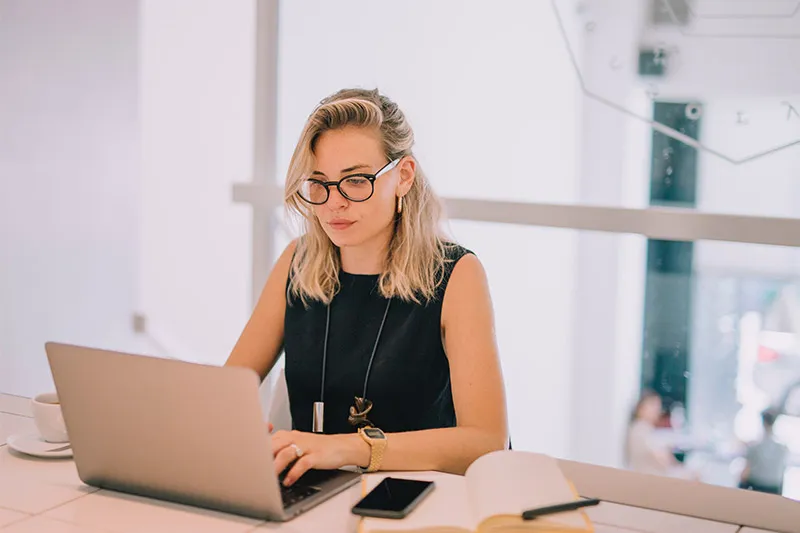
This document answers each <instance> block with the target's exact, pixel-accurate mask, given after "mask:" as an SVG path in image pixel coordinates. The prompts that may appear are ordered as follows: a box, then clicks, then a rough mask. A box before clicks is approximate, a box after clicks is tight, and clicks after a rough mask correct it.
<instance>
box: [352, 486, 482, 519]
mask: <svg viewBox="0 0 800 533" xmlns="http://www.w3.org/2000/svg"><path fill="white" fill-rule="evenodd" d="M384 477H399V478H404V479H420V480H425V481H433V483H434V488H433V491H431V493H430V494H428V496H426V497H425V499H424V500H422V502H421V503H420V504H419V505H418V506H417V508H416V509H414V510H413V511H411V514H409V515H408V516H407V517H405V518H403V519H400V520H395V519H389V518H364V519H362V524H361V527H360V528H359V531H360V532H361V533H377V532H380V531H437V530H440V531H446V530H451V531H463V532H464V533H472V532H473V531H474V530H475V528H476V527H477V525H478V522H477V520H476V517H475V515H474V506H473V505H471V503H470V502H469V500H468V493H467V482H466V479H465V478H464V477H463V476H456V475H452V474H442V473H431V472H424V473H422V472H420V473H416V472H415V473H410V472H402V473H400V472H398V473H396V474H395V473H387V474H386V475H382V474H380V475H370V476H366V477H365V479H364V483H365V486H364V491H363V494H365V495H366V494H367V492H369V491H370V490H372V489H373V488H374V487H375V486H376V485H377V484H378V483H380V481H381V480H382V479H383V478H384Z"/></svg>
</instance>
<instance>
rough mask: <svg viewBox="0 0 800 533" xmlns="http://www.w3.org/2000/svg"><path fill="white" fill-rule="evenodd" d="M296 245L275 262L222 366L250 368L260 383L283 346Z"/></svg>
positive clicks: (287, 248)
mask: <svg viewBox="0 0 800 533" xmlns="http://www.w3.org/2000/svg"><path fill="white" fill-rule="evenodd" d="M296 244H297V243H296V242H295V241H292V242H291V243H290V244H289V246H287V247H286V249H285V250H284V251H283V253H282V254H281V256H280V257H279V258H278V261H276V263H275V266H274V267H273V268H272V272H271V273H270V275H269V278H268V279H267V283H266V284H265V285H264V289H263V290H262V291H261V296H260V297H259V299H258V303H257V304H256V306H255V309H254V310H253V314H252V315H251V316H250V320H248V321H247V325H246V326H245V327H244V331H242V334H241V335H240V336H239V340H238V341H237V342H236V345H235V346H234V347H233V351H232V352H231V354H230V356H229V357H228V360H227V361H226V362H225V366H244V367H247V368H252V369H253V370H255V371H256V373H258V375H259V376H260V377H261V379H262V380H263V379H264V378H265V377H266V375H267V374H268V373H269V371H270V370H271V369H272V366H273V365H274V364H275V361H276V360H277V359H278V354H279V353H280V351H281V347H282V346H283V319H284V314H285V312H286V281H287V279H288V277H289V266H290V265H291V262H292V255H293V254H294V249H295V246H296Z"/></svg>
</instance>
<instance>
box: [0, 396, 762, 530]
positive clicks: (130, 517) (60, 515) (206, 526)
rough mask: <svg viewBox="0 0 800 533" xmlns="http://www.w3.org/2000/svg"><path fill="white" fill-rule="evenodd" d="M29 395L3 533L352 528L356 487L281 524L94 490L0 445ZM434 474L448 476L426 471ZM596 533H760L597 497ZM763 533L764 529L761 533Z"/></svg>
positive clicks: (72, 472)
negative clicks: (13, 438) (14, 443)
mask: <svg viewBox="0 0 800 533" xmlns="http://www.w3.org/2000/svg"><path fill="white" fill-rule="evenodd" d="M30 416H31V413H30V409H29V404H28V400H27V399H25V398H19V397H15V396H9V395H2V394H0V531H2V532H3V533H6V532H9V533H102V532H116V533H160V532H165V533H166V532H169V533H180V532H184V531H185V532H187V533H206V532H221V533H245V532H260V531H269V530H280V531H282V532H289V533H299V532H315V531H325V532H331V533H339V532H341V533H344V532H353V531H356V528H357V525H358V519H357V517H355V516H354V515H352V514H351V513H350V507H351V506H352V505H353V504H354V503H355V502H356V501H357V500H358V499H359V498H360V497H361V487H360V486H355V487H352V488H351V489H349V490H347V491H345V492H343V493H342V494H339V495H337V496H335V497H334V498H332V499H330V500H328V501H327V502H325V503H323V504H321V505H319V506H318V507H316V508H314V509H312V510H311V511H309V512H307V513H305V514H303V515H301V516H299V517H297V518H295V519H294V520H292V521H290V522H287V523H285V524H278V523H267V522H259V521H257V520H253V519H248V518H242V517H238V516H234V515H229V514H225V513H219V512H215V511H209V510H205V509H199V508H195V507H189V506H185V505H178V504H174V503H169V502H163V501H159V500H154V499H150V498H142V497H138V496H131V495H127V494H121V493H117V492H113V491H106V490H97V489H95V488H92V487H88V486H86V485H84V484H83V483H82V482H81V481H80V479H79V478H78V474H77V471H76V469H75V464H74V462H73V461H72V460H71V459H38V458H34V457H28V456H25V455H22V454H18V453H16V452H14V451H13V450H10V449H9V448H8V446H6V445H5V442H6V438H7V437H8V436H9V435H12V434H15V433H28V432H34V431H35V427H34V424H33V420H32V419H31V417H30ZM425 475H427V476H429V477H431V478H433V479H435V478H436V477H437V476H444V475H446V474H440V473H426V474H425ZM589 516H590V518H591V519H592V521H593V523H594V525H595V531H596V533H764V532H757V531H756V530H749V529H743V528H739V527H738V526H736V525H732V524H722V523H717V522H709V521H707V520H699V519H696V518H691V517H686V516H680V515H674V514H669V513H663V512H659V511H652V510H647V509H638V508H635V507H627V506H622V505H616V504H612V503H602V504H601V505H599V506H597V507H595V508H592V509H591V510H590V511H589ZM766 533H769V532H766Z"/></svg>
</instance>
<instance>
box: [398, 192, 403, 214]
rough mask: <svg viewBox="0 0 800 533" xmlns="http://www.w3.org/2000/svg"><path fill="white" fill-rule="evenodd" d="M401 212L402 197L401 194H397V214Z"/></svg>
mask: <svg viewBox="0 0 800 533" xmlns="http://www.w3.org/2000/svg"><path fill="white" fill-rule="evenodd" d="M402 212H403V197H402V196H398V197H397V214H398V215H399V214H400V213H402Z"/></svg>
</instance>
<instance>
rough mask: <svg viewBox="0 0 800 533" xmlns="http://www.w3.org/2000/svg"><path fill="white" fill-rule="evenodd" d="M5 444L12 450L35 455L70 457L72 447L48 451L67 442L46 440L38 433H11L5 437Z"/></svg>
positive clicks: (61, 446)
mask: <svg viewBox="0 0 800 533" xmlns="http://www.w3.org/2000/svg"><path fill="white" fill-rule="evenodd" d="M6 444H8V447H9V448H11V449H12V450H15V451H17V452H20V453H24V454H27V455H33V456H36V457H48V458H49V457H72V448H67V449H66V450H60V451H50V450H53V449H58V448H63V447H64V446H66V445H68V444H69V443H68V442H47V441H46V440H44V439H43V438H42V437H40V436H39V435H38V434H36V433H33V434H27V435H11V436H10V437H8V438H7V439H6Z"/></svg>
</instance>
